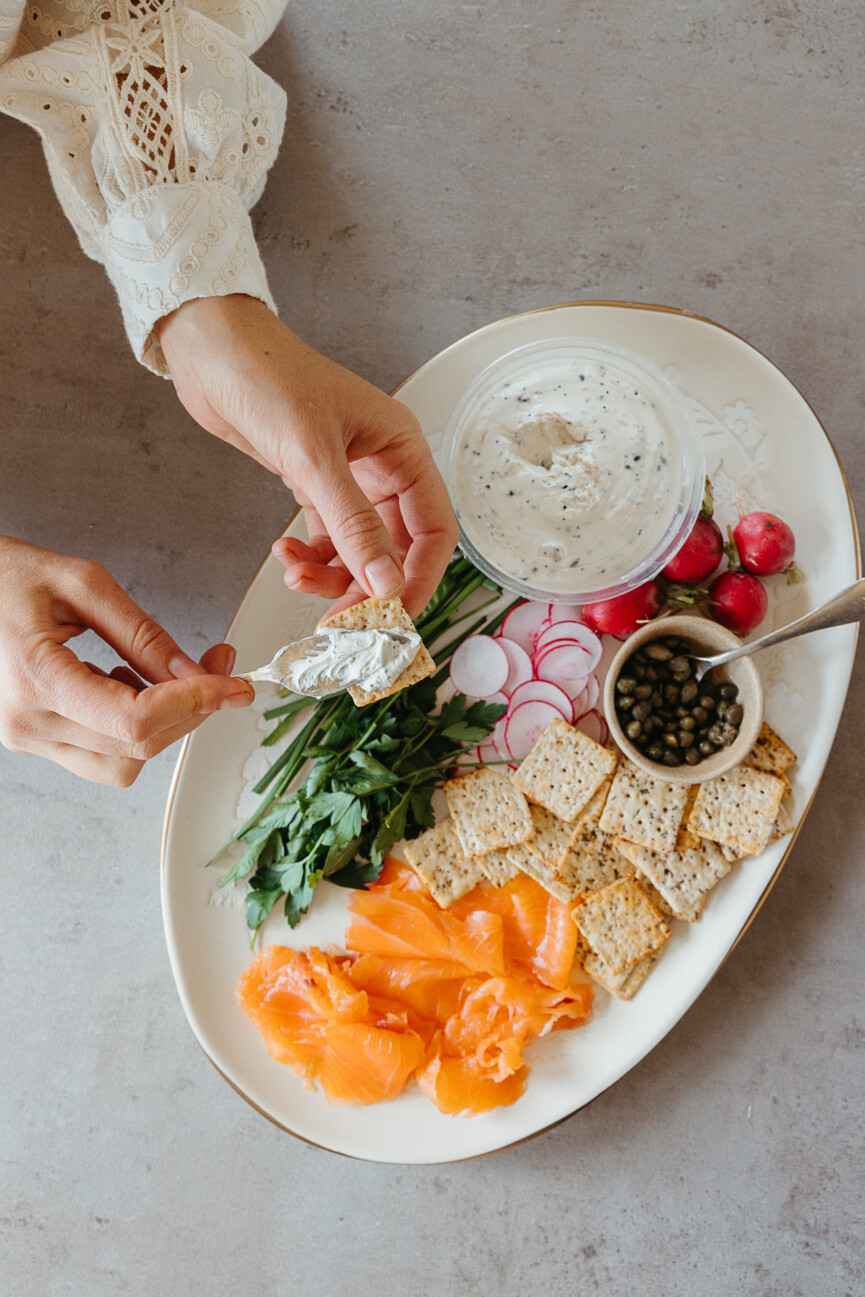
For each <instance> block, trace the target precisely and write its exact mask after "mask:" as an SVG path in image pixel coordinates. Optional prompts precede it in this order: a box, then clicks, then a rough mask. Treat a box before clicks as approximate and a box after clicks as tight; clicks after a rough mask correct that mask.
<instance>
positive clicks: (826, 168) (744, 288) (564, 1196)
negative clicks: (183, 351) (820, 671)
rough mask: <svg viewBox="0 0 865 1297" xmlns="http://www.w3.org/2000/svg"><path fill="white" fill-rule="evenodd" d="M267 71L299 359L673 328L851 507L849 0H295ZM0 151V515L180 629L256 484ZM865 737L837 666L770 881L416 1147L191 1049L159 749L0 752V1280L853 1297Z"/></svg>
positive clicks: (857, 407) (282, 256) (273, 529)
mask: <svg viewBox="0 0 865 1297" xmlns="http://www.w3.org/2000/svg"><path fill="white" fill-rule="evenodd" d="M260 61H261V63H262V65H263V66H264V67H265V68H266V69H267V70H268V71H269V72H271V73H272V74H273V75H274V76H275V77H276V78H278V79H279V80H280V81H281V82H282V84H283V85H285V86H286V88H287V90H288V95H289V105H290V107H289V122H290V124H289V127H288V131H287V136H286V141H285V144H284V147H283V149H282V152H281V154H280V157H279V160H278V162H277V164H276V166H275V167H274V170H273V173H272V176H271V179H270V182H269V185H268V187H267V190H266V192H265V195H264V198H263V199H262V201H261V203H260V204H259V206H258V208H257V210H256V213H255V220H256V226H257V229H258V232H259V235H260V238H261V242H262V245H263V247H264V252H265V257H266V260H267V264H268V267H269V271H270V274H271V277H272V282H273V285H274V288H275V292H276V296H277V299H278V301H279V302H280V305H281V308H282V311H283V313H284V315H285V318H286V319H287V320H289V322H291V323H292V325H293V326H294V327H295V328H296V329H297V330H298V331H299V332H300V333H301V334H302V335H303V336H304V337H306V338H307V339H308V340H309V341H310V342H312V343H313V344H314V345H316V346H318V347H320V348H321V349H323V350H324V351H326V352H328V353H329V354H331V355H333V356H334V357H335V358H337V359H339V360H340V361H342V362H343V363H345V364H347V365H349V366H351V367H353V368H356V369H357V370H359V371H360V372H361V373H363V374H364V375H366V376H367V377H369V378H371V379H373V380H374V381H375V382H377V383H379V384H380V385H381V386H383V387H385V388H390V387H392V386H393V385H395V384H396V383H397V382H399V381H400V380H401V379H402V378H403V377H405V375H406V374H408V373H409V372H411V371H412V370H413V369H415V368H416V367H417V366H418V365H419V364H421V363H422V362H423V361H424V360H425V359H426V358H427V357H429V356H430V355H432V354H433V353H435V352H436V351H437V350H439V349H440V348H441V347H442V346H444V345H446V344H448V343H450V342H451V341H453V340H454V339H456V338H458V337H459V336H461V335H462V334H464V333H465V332H467V331H469V330H471V329H473V328H475V327H477V326H479V325H482V324H484V323H486V322H488V321H490V320H493V319H495V318H497V317H499V316H502V315H509V314H512V313H514V312H517V311H522V310H526V309H529V308H532V307H537V306H543V305H547V304H551V303H555V302H562V301H569V300H576V299H580V298H607V299H617V300H631V301H646V302H655V303H662V304H665V305H673V306H680V307H685V308H687V309H689V310H692V311H695V312H697V313H700V314H704V315H708V316H710V317H712V318H714V319H716V320H717V321H719V322H720V323H722V324H724V325H726V326H728V327H729V328H731V329H733V330H735V331H736V332H737V333H739V334H741V335H742V336H743V337H745V338H746V339H748V340H749V341H750V342H752V343H753V344H754V345H755V346H757V347H758V348H759V349H760V350H762V351H763V352H765V353H766V354H767V355H769V356H770V357H771V359H773V360H774V361H775V362H776V364H778V365H779V366H780V367H781V368H782V369H783V370H784V371H785V372H786V373H787V374H788V375H789V376H790V378H792V380H793V381H794V382H795V383H796V384H797V386H798V387H799V388H800V390H801V391H802V392H803V393H804V395H805V396H806V397H807V398H808V400H809V401H810V402H811V403H812V405H813V406H814V408H815V409H816V410H817V412H818V414H819V415H820V417H821V419H822V420H823V422H824V424H825V426H826V428H827V430H828V432H829V434H830V436H831V437H832V439H833V441H834V443H835V445H836V447H837V449H838V451H839V453H840V455H841V458H842V461H843V463H844V466H845V469H846V472H847V475H848V479H849V482H850V488H851V492H852V495H853V499H854V503H855V504H856V505H857V506H858V507H860V509H861V505H862V502H863V494H865V452H863V444H862V439H861V433H860V430H861V427H862V417H863V416H862V411H863V408H865V366H863V363H862V340H863V336H865V272H863V266H865V257H863V252H865V247H863V244H865V238H863V217H862V206H863V198H865V155H863V148H865V146H863V139H865V95H863V89H862V86H863V84H865V82H863V70H865V69H863V57H862V8H861V5H860V4H858V3H856V0H823V3H821V4H820V5H819V6H817V5H814V4H810V5H809V4H806V3H804V0H803V2H802V3H796V0H774V2H768V0H694V2H693V3H667V2H664V3H661V0H603V2H598V3H589V2H587V0H544V3H542V4H539V3H537V0H535V2H534V3H529V2H528V0H499V3H497V4H490V3H480V4H471V5H469V4H466V5H460V4H432V5H421V4H419V3H417V2H415V3H408V0H365V2H364V3H362V4H361V3H360V2H359V0H332V3H330V4H328V5H327V6H321V5H311V4H303V3H300V2H297V3H295V4H294V5H293V6H292V7H291V9H290V10H289V12H288V15H287V16H286V18H285V20H284V22H283V24H282V26H281V28H280V30H279V31H278V32H277V34H276V35H275V36H274V38H273V39H272V40H271V42H270V43H269V45H268V46H267V47H266V49H265V50H264V52H263V54H262V55H261V60H260ZM0 159H2V161H0V166H2V176H3V178H4V184H3V188H2V198H0V212H2V215H0V264H2V271H0V294H2V316H0V329H2V341H0V373H2V392H3V398H4V400H3V425H2V448H3V460H2V471H0V518H2V520H3V521H2V524H0V525H2V528H3V530H4V531H6V532H8V533H10V534H13V535H21V536H26V537H28V538H31V539H33V540H38V541H40V542H41V543H44V544H46V545H49V546H51V547H53V548H56V549H60V550H65V551H69V552H74V553H81V554H92V555H97V556H99V557H100V558H101V559H102V560H103V561H104V562H106V563H107V564H108V565H109V566H110V567H111V569H112V570H113V572H114V573H115V575H116V576H117V577H118V579H120V580H121V581H122V582H123V583H124V584H125V585H126V586H127V588H128V589H129V590H130V591H131V593H132V594H133V595H134V596H135V597H136V598H137V599H138V600H139V601H140V602H142V603H143V604H145V605H146V606H147V607H148V608H149V609H150V610H151V611H152V612H153V613H154V614H155V615H156V616H158V617H159V618H160V619H161V620H162V621H163V622H164V623H165V624H166V625H167V626H169V627H170V628H171V629H172V630H173V631H174V633H175V634H176V635H177V636H178V638H180V639H181V641H182V642H183V643H184V645H185V646H186V647H187V648H188V649H189V650H190V651H192V652H200V651H201V650H202V649H203V648H204V647H205V645H206V644H207V643H209V642H212V641H214V640H216V639H218V638H219V637H220V636H221V634H222V632H223V630H224V627H225V625H226V624H227V622H228V620H229V617H230V615H231V613H232V611H233V609H234V607H235V605H236V603H237V601H238V599H239V597H240V595H241V594H242V592H243V589H244V587H245V585H246V583H247V580H248V578H249V577H250V575H251V573H252V572H253V571H254V570H255V568H256V567H257V565H258V562H259V561H260V559H261V557H262V555H263V554H264V553H265V551H266V549H267V547H268V545H269V543H270V541H271V540H272V539H273V537H274V536H275V535H276V534H277V533H278V531H279V529H280V527H281V525H282V523H283V521H284V519H285V518H286V516H287V515H288V513H289V501H288V499H287V497H286V496H285V494H284V492H283V490H282V488H281V487H280V486H279V484H278V483H276V482H274V481H272V480H270V479H268V478H267V477H265V476H264V475H263V474H262V472H261V471H260V470H259V469H258V468H257V467H256V466H255V465H254V464H253V463H251V462H250V461H247V460H244V459H242V458H241V457H240V456H238V455H236V454H235V453H234V452H232V451H231V450H229V449H228V448H227V447H225V446H223V445H222V444H220V443H217V442H216V441H215V440H213V439H211V438H209V437H208V436H207V435H206V434H205V433H203V432H201V431H200V430H199V429H198V428H197V427H196V426H195V425H194V424H192V423H191V421H190V420H189V419H188V418H187V417H186V415H185V414H184V413H183V411H182V410H181V409H180V407H179V406H178V404H177V403H176V400H175V398H174V395H173V391H172V389H171V387H170V386H169V385H168V384H161V383H160V382H159V381H158V380H156V379H155V378H153V377H151V376H150V375H148V374H147V373H146V372H144V371H143V370H141V369H139V368H137V367H136V365H135V363H134V362H133V360H132V359H131V356H130V355H129V353H128V351H127V347H126V344H125V341H124V338H123V336H122V333H121V330H120V323H119V317H118V313H117V311H116V308H115V305H114V302H113V300H112V295H111V292H110V290H109V288H108V286H107V284H106V282H105V281H104V280H103V278H102V275H101V272H100V271H99V269H98V268H97V267H94V266H93V265H91V264H90V263H88V262H87V260H86V259H85V257H84V256H83V255H82V253H81V252H80V250H79V248H78V246H77V243H76V240H75V238H74V235H73V234H72V232H71V230H70V229H69V228H68V227H67V225H66V224H65V222H64V219H63V217H62V215H61V213H60V211H59V208H58V205H57V203H56V201H55V199H54V197H53V193H52V190H51V187H50V184H49V182H48V179H47V176H46V173H45V169H44V166H43V163H42V159H41V156H40V150H39V146H38V142H37V140H36V138H35V137H34V136H32V135H30V134H29V133H28V132H27V131H26V130H25V129H24V128H23V127H21V126H19V125H17V124H14V123H12V122H10V121H8V120H6V119H0ZM818 506H819V501H815V507H818ZM227 538H228V539H227ZM863 725H865V686H863V683H862V680H861V677H860V676H855V677H854V683H853V687H852V690H851V693H850V699H849V706H848V709H847V712H846V715H845V718H844V720H843V722H842V726H841V730H840V734H839V739H838V743H837V745H836V748H835V750H834V753H833V756H832V758H831V760H830V763H829V768H828V770H827V774H826V777H825V780H824V783H823V787H822V789H821V792H820V794H819V796H818V798H817V801H816V803H815V806H814V809H813V811H812V813H811V815H810V817H809V819H808V821H807V824H806V826H805V828H804V830H803V832H802V833H801V835H800V837H799V840H798V842H797V844H796V847H795V849H794V851H793V853H792V856H791V859H790V860H789V862H788V864H787V866H786V868H785V870H784V872H783V874H782V876H781V879H780V881H779V883H778V884H777V886H776V887H775V889H774V891H773V892H772V894H771V896H770V898H769V900H768V902H767V903H766V905H765V906H764V908H763V911H762V912H761V915H760V917H759V920H758V921H757V922H756V923H755V924H754V925H753V926H752V928H751V929H750V930H749V932H748V933H747V935H746V937H745V938H744V940H743V941H742V942H741V944H740V946H739V947H738V949H737V950H736V952H735V954H734V956H733V957H732V958H731V959H730V960H729V961H728V963H727V964H726V965H725V967H724V968H723V970H722V971H721V972H720V973H719V974H718V976H717V977H716V978H715V979H714V981H713V982H712V983H711V985H710V986H709V988H708V990H707V991H706V992H705V994H704V995H703V996H702V997H701V999H700V1000H699V1001H698V1003H697V1004H696V1006H695V1007H694V1008H693V1009H692V1010H691V1012H690V1013H689V1014H688V1015H687V1016H686V1018H685V1019H684V1020H683V1021H682V1022H681V1023H680V1024H679V1026H678V1027H677V1028H676V1029H675V1030H674V1031H673V1032H672V1033H671V1034H670V1035H669V1036H668V1037H667V1038H666V1039H665V1040H664V1041H663V1042H662V1043H661V1045H659V1046H658V1048H657V1049H656V1050H655V1051H654V1052H653V1053H652V1054H651V1055H650V1056H649V1057H648V1058H647V1059H646V1060H645V1061H644V1062H643V1063H642V1064H641V1065H640V1066H639V1067H637V1068H636V1069H635V1070H634V1071H633V1072H632V1073H631V1074H630V1075H628V1076H627V1077H626V1078H625V1079H624V1080H622V1081H621V1082H620V1083H619V1084H618V1085H616V1086H615V1087H614V1088H613V1089H612V1090H611V1091H609V1092H608V1093H606V1094H605V1095H603V1096H602V1097H601V1098H599V1099H598V1100H597V1101H596V1102H595V1103H594V1104H593V1105H592V1106H591V1107H590V1108H589V1109H587V1110H585V1111H584V1112H582V1113H581V1114H579V1115H578V1116H577V1117H575V1118H573V1119H571V1120H570V1121H569V1122H567V1123H565V1124H564V1125H563V1126H560V1127H559V1128H558V1129H556V1130H554V1131H552V1132H550V1133H548V1134H546V1135H543V1136H541V1137H540V1138H538V1139H536V1140H535V1141H533V1142H530V1143H529V1144H526V1145H524V1146H522V1147H519V1148H516V1149H513V1150H511V1151H508V1152H505V1153H502V1154H499V1155H496V1156H494V1157H492V1158H487V1159H484V1160H481V1161H478V1162H472V1163H465V1164H461V1165H453V1166H439V1167H432V1168H420V1169H408V1168H392V1167H386V1166H376V1165H367V1164H363V1163H357V1162H351V1161H348V1160H345V1159H342V1158H338V1157H336V1156H333V1155H331V1154H328V1153H326V1152H322V1151H319V1150H316V1149H314V1148H311V1147H308V1146H305V1145H303V1144H301V1143H299V1142H296V1141H295V1140H293V1139H291V1138H290V1137H288V1136H286V1135H282V1134H280V1133H279V1132H278V1131H276V1130H275V1129H274V1128H272V1127H271V1126H270V1125H269V1124H268V1123H267V1122H265V1121H263V1120H262V1119H261V1118H260V1117H258V1116H257V1115H256V1114H255V1113H254V1112H253V1111H252V1110H251V1109H249V1108H248V1107H247V1106H246V1105H245V1104H244V1103H243V1102H242V1101H241V1100H240V1099H239V1098H238V1097H237V1096H236V1095H235V1094H234V1093H233V1092H232V1091H231V1090H230V1089H229V1088H228V1087H227V1086H226V1085H225V1084H224V1083H223V1081H222V1080H221V1079H220V1078H219V1076H218V1075H217V1074H216V1073H215V1071H214V1070H213V1069H212V1068H211V1067H210V1065H209V1064H208V1063H207V1061H206V1060H205V1058H204V1057H203V1055H202V1054H201V1053H200V1052H199V1051H198V1049H197V1047H196V1045H195V1043H194V1041H193V1038H192V1035H191V1033H190V1031H189V1029H188V1028H187V1026H186V1022H185V1020H184V1018H183V1015H182V1013H181V1010H180V1006H179V1003H178V1001H177V997H176V995H175V991H174V986H173V983H172V980H171V974H170V971H169V967H168V960H167V957H166V953H165V949H164V945H163V937H162V928H161V922H160V913H159V887H158V850H159V836H160V824H161V816H162V808H163V804H164V800H165V796H166V792H167V789H168V784H169V779H170V775H171V770H172V765H173V761H174V755H175V754H174V753H173V752H172V753H168V754H165V755H163V757H161V758H159V759H157V760H156V761H154V762H153V763H151V765H150V766H149V767H148V768H147V770H146V771H145V772H144V774H143V775H142V777H141V778H140V780H139V781H138V783H137V784H136V785H135V787H134V788H133V789H131V790H129V791H128V792H125V793H118V792H114V791H110V790H105V789H100V788H96V787H93V786H90V785H85V784H83V783H78V782H76V781H75V780H73V779H72V778H71V777H70V776H67V775H66V774H65V773H64V772H63V771H60V770H58V769H56V768H54V767H53V766H48V765H46V764H42V763H40V762H38V761H37V760H35V759H32V758H26V759H25V758H21V757H11V756H10V755H9V754H7V753H5V752H0V824H2V841H0V870H2V879H3V897H4V905H3V917H2V938H0V970H2V987H3V996H2V1023H3V1026H2V1032H3V1036H2V1038H3V1047H2V1050H0V1083H2V1105H3V1123H2V1135H0V1141H2V1143H0V1148H2V1165H3V1173H2V1176H3V1178H2V1185H0V1272H2V1274H3V1276H4V1280H3V1288H4V1291H5V1292H8V1293H10V1294H15V1295H16V1297H18V1295H20V1297H54V1295H55V1294H66V1293H71V1294H75V1295H76V1297H79V1295H81V1294H84V1295H86V1297H108V1295H109V1294H111V1295H113V1294H119V1293H130V1294H135V1295H136V1297H150V1295H151V1294H154V1293H163V1292H170V1293H176V1294H186V1293H191V1292H192V1291H193V1290H195V1291H201V1292H206V1293H208V1294H212V1297H223V1294H225V1295H226V1297H228V1294H231V1295H232V1297H234V1294H237V1293H253V1292H256V1293H261V1294H265V1295H267V1297H270V1295H271V1294H274V1295H275V1294H280V1295H281V1294H283V1293H285V1294H288V1293H299V1294H303V1295H304V1297H361V1295H364V1294H371V1293H375V1294H376V1295H377V1297H406V1295H407V1294H421V1295H423V1297H469V1295H470V1294H471V1295H472V1297H474V1295H475V1294H477V1295H478V1297H487V1295H489V1297H493V1294H495V1295H496V1297H539V1295H540V1294H543V1297H549V1295H550V1294H556V1295H557V1294H560V1293H562V1294H564V1293H569V1294H570V1293H579V1294H587V1293H593V1292H598V1293H603V1294H617V1293H623V1292H629V1291H641V1292H650V1293H657V1294H664V1295H665V1297H667V1295H671V1297H678V1295H679V1294H683V1295H687V1297H694V1295H695V1294H698V1295H699V1297H727V1295H728V1294H730V1293H737V1294H742V1295H743V1297H776V1295H777V1297H814V1295H815V1294H818V1295H822V1294H832V1295H833V1297H834V1295H835V1294H837V1295H838V1297H843V1295H844V1294H851V1295H852V1294H854V1293H855V1294H860V1293H862V1292H863V1290H865V1255H863V1253H865V1234H863V1192H862V1185H863V1183H865V1164H863V1154H862V1136H861V1113H862V1102H863V1097H865V1096H863V1068H865V1018H863V1012H862V1000H861V993H860V988H861V985H862V973H863V956H862V944H863V943H862V916H863V913H865V883H863V868H862V864H861V859H862V854H863V848H865V810H863V803H862V796H861V788H862V775H863V763H862V756H861V748H860V736H861V733H862V729H863Z"/></svg>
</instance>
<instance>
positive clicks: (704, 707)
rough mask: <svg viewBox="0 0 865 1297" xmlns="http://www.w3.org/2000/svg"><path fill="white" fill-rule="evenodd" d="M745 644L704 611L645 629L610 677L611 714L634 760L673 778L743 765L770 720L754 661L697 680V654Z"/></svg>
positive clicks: (615, 732)
mask: <svg viewBox="0 0 865 1297" xmlns="http://www.w3.org/2000/svg"><path fill="white" fill-rule="evenodd" d="M739 643H740V641H739V640H738V639H737V637H736V636H735V635H734V634H733V633H732V632H731V631H728V630H726V629H725V628H724V627H723V626H719V625H718V624H717V623H716V622H713V621H709V620H708V618H706V617H703V616H701V615H698V614H694V615H691V614H684V615H681V616H673V617H663V618H660V619H658V620H657V621H653V622H649V623H647V624H646V625H645V626H641V627H640V629H639V630H638V631H636V632H635V633H634V634H633V635H631V636H630V637H629V638H628V639H627V640H626V641H625V642H624V644H623V645H622V647H621V648H620V649H619V651H618V653H617V654H616V656H615V658H614V659H613V661H612V663H611V665H610V670H609V672H608V674H607V681H606V686H605V691H604V713H605V716H606V720H607V724H608V725H609V727H610V732H611V734H612V736H613V738H614V739H615V741H616V743H617V744H618V746H619V747H620V748H621V750H622V751H623V752H624V754H625V756H627V757H628V758H629V759H630V760H631V761H633V762H634V763H635V764H636V765H638V766H640V768H641V769H643V770H646V771H648V772H649V773H651V774H655V775H659V776H661V777H662V778H664V779H667V780H669V781H670V782H672V783H689V784H690V783H698V782H701V781H702V780H704V779H711V778H713V777H714V776H715V775H719V774H722V773H723V772H724V771H725V770H730V769H732V767H733V766H735V765H738V764H739V762H740V761H741V760H742V759H743V757H745V756H747V754H748V753H749V752H750V750H751V748H752V747H753V746H754V743H755V742H756V739H757V735H758V734H759V732H760V726H761V724H762V721H763V690H762V687H761V685H760V678H759V676H758V674H757V671H756V668H755V666H754V664H753V662H752V661H751V659H750V658H740V659H739V660H738V661H736V662H731V663H729V664H728V665H727V666H724V667H718V668H715V670H714V671H711V672H709V673H708V674H707V675H705V676H704V677H703V678H702V680H699V681H698V680H697V678H696V676H697V672H696V669H695V664H694V662H693V661H692V657H691V655H692V654H694V653H701V654H704V655H706V654H710V653H720V652H723V651H724V650H725V649H729V648H734V647H736V645H738V644H739Z"/></svg>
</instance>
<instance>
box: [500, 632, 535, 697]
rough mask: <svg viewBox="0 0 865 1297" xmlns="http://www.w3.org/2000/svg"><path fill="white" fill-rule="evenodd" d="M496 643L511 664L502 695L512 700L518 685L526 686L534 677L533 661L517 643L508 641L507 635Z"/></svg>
mask: <svg viewBox="0 0 865 1297" xmlns="http://www.w3.org/2000/svg"><path fill="white" fill-rule="evenodd" d="M496 643H497V644H498V645H499V647H500V648H502V649H503V650H504V652H505V653H506V654H507V658H508V661H509V663H510V671H509V672H508V678H507V680H506V681H505V683H504V684H503V685H502V693H503V694H506V695H507V697H508V698H510V696H511V694H512V693H513V692H514V690H515V689H516V688H517V686H518V685H522V684H525V683H526V682H527V681H528V680H531V679H532V677H533V675H534V671H533V669H532V659H531V658H530V657H529V655H528V653H527V652H526V650H525V649H524V648H521V647H520V645H519V644H517V643H516V641H514V640H512V639H508V638H507V636H505V635H502V636H500V637H499V639H497V640H496Z"/></svg>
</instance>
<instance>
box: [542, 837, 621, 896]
mask: <svg viewBox="0 0 865 1297" xmlns="http://www.w3.org/2000/svg"><path fill="white" fill-rule="evenodd" d="M532 846H534V843H532ZM633 876H634V866H633V865H632V864H631V863H630V861H628V860H626V859H625V857H624V856H623V855H622V853H621V852H620V851H619V850H618V848H617V846H616V844H615V842H614V841H613V839H612V838H611V837H610V836H609V835H608V834H606V833H604V832H603V831H602V830H601V829H600V828H598V826H597V824H592V823H591V822H590V821H589V820H587V819H586V820H584V819H581V820H580V821H579V824H578V827H577V830H576V832H575V833H574V835H573V836H572V838H571V843H570V846H569V847H568V850H567V853H566V855H565V856H564V858H563V859H562V861H561V863H560V864H559V877H560V878H561V880H562V882H563V883H565V885H566V886H570V887H573V888H575V889H576V891H577V892H578V893H580V895H582V896H588V895H589V894H590V893H591V892H599V891H600V890H601V888H603V887H607V886H608V885H609V884H610V883H615V882H618V880H619V879H620V878H633Z"/></svg>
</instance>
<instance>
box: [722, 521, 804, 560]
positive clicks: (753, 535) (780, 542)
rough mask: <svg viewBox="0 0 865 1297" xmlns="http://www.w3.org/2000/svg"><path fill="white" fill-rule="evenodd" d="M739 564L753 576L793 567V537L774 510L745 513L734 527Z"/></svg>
mask: <svg viewBox="0 0 865 1297" xmlns="http://www.w3.org/2000/svg"><path fill="white" fill-rule="evenodd" d="M733 539H734V541H735V543H736V548H737V549H738V551H739V558H740V559H741V562H742V567H743V568H744V569H745V571H746V572H752V573H753V574H754V575H755V576H774V575H775V574H776V573H777V572H788V571H789V570H790V568H792V566H793V555H794V554H795V552H796V538H795V536H794V535H793V532H792V531H791V530H790V528H789V527H788V526H787V524H786V522H784V520H783V519H782V518H778V517H776V515H775V514H774V513H761V512H756V513H747V514H745V517H744V518H740V519H739V521H738V523H737V524H736V526H735V527H734V528H733Z"/></svg>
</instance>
